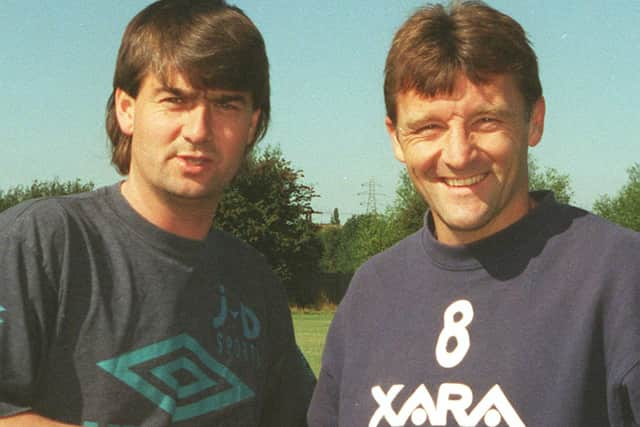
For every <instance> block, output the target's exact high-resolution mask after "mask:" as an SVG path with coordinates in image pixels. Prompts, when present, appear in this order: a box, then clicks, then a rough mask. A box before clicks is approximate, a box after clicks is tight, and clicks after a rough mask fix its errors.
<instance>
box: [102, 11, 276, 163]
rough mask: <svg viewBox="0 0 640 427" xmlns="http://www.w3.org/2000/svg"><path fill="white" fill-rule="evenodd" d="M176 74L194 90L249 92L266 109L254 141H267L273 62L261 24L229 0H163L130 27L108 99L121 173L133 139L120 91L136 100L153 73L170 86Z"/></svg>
mask: <svg viewBox="0 0 640 427" xmlns="http://www.w3.org/2000/svg"><path fill="white" fill-rule="evenodd" d="M176 72H179V73H181V74H182V75H183V76H184V77H185V79H186V80H187V81H188V82H189V84H190V85H192V86H193V87H195V88H202V89H204V88H216V89H228V90H240V91H248V92H250V93H251V96H252V102H253V107H254V109H260V111H261V114H260V119H259V121H258V125H257V129H256V134H255V140H254V141H252V143H255V142H256V141H258V140H260V139H261V138H262V137H264V135H265V133H266V131H267V127H268V124H269V117H270V112H271V106H270V101H269V92H270V89H269V63H268V59H267V54H266V50H265V45H264V40H263V38H262V35H261V34H260V32H259V31H258V29H257V28H256V26H255V25H254V24H253V23H252V22H251V20H250V19H249V18H248V17H247V16H246V15H245V14H244V12H243V11H242V10H241V9H239V8H237V7H235V6H230V5H228V4H227V3H226V2H225V1H224V0H159V1H156V2H155V3H152V4H151V5H149V6H147V7H146V8H145V9H143V10H142V11H141V12H140V13H138V14H137V15H136V16H135V17H134V18H133V19H132V20H131V22H130V23H129V25H128V26H127V29H126V30H125V32H124V35H123V37H122V43H121V44H120V50H119V51H118V58H117V61H116V69H115V74H114V77H113V91H112V93H111V96H110V97H109V100H108V101H107V112H106V129H107V134H108V135H109V138H110V140H111V162H112V163H113V165H114V166H115V167H116V168H117V169H118V171H119V172H120V173H121V174H123V175H126V174H127V173H128V172H129V163H130V161H131V137H130V136H127V135H125V134H123V133H122V132H121V130H120V127H119V125H118V121H117V118H116V111H115V91H116V89H117V88H120V89H122V90H123V91H125V92H126V93H127V94H129V95H130V96H132V97H134V98H135V97H137V95H138V91H139V90H140V85H141V83H142V80H143V79H144V77H146V76H147V75H148V74H149V73H153V74H154V75H156V76H157V77H158V78H159V79H160V80H161V81H163V82H168V80H169V79H170V78H171V77H172V75H174V73H176Z"/></svg>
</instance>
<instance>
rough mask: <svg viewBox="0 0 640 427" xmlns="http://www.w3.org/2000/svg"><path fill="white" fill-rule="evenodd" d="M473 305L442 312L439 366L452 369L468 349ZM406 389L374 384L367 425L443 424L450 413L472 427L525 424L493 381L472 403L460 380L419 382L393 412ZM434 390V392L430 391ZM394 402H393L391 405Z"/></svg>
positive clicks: (461, 303)
mask: <svg viewBox="0 0 640 427" xmlns="http://www.w3.org/2000/svg"><path fill="white" fill-rule="evenodd" d="M473 316H474V312H473V306H472V305H471V303H470V302H469V301H467V300H458V301H455V302H453V303H452V304H450V305H449V307H447V309H446V310H445V312H444V325H443V328H442V331H441V332H440V334H439V335H438V340H437V342H436V349H435V357H436V361H437V362H438V364H439V365H440V366H442V367H443V368H445V369H451V368H454V367H456V366H458V365H459V364H460V363H462V361H463V360H464V358H465V357H466V355H467V353H468V352H469V349H470V348H471V335H470V333H469V327H470V326H471V323H472V322H473ZM404 388H405V385H403V384H395V385H392V386H391V387H390V388H389V390H388V391H386V392H385V391H384V389H383V388H382V387H381V386H379V385H377V386H375V387H373V388H372V389H371V395H372V396H373V399H374V400H375V401H376V403H377V404H378V409H377V410H376V411H375V413H374V414H373V416H372V417H371V420H370V421H369V427H377V426H378V425H379V424H380V423H381V422H382V421H386V422H387V423H388V424H389V425H390V426H392V427H401V426H406V425H407V422H409V420H411V423H412V425H414V426H423V425H429V426H446V425H447V415H448V414H449V413H450V414H451V416H452V417H453V419H454V420H455V421H456V422H457V423H458V425H459V426H468V427H475V426H481V425H483V424H481V423H484V425H485V426H488V427H496V426H498V425H500V423H502V422H504V423H505V424H506V425H508V426H509V427H525V424H524V422H523V421H522V420H521V419H520V416H519V415H518V413H517V412H516V411H515V409H514V408H513V406H512V405H511V402H509V399H508V398H507V396H506V395H505V394H504V392H503V390H502V388H501V387H500V386H499V385H498V384H496V385H494V386H493V387H491V389H489V391H488V392H487V393H486V394H485V395H484V396H483V397H482V398H481V399H480V400H479V401H478V403H476V404H474V403H473V400H474V399H473V396H474V393H473V391H472V390H471V388H470V387H469V386H467V385H465V384H461V383H444V384H441V385H440V386H439V387H438V389H437V392H436V390H431V391H429V389H428V388H427V386H426V385H425V384H420V385H419V386H418V387H417V388H416V390H415V391H414V392H413V393H412V394H411V396H409V398H408V399H407V400H406V401H405V402H404V403H403V404H402V405H401V406H400V410H399V411H398V412H396V411H395V410H394V406H395V407H398V406H399V403H400V402H394V401H395V399H396V397H397V396H398V394H400V392H401V391H402V390H403V389H404ZM434 392H436V394H435V395H433V394H432V393H434ZM394 403H395V405H394Z"/></svg>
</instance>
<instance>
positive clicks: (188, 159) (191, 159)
mask: <svg viewBox="0 0 640 427" xmlns="http://www.w3.org/2000/svg"><path fill="white" fill-rule="evenodd" d="M177 157H178V158H179V159H180V160H182V161H183V162H185V163H186V164H187V165H190V166H202V165H204V164H205V163H208V162H210V161H211V160H210V159H209V158H207V157H204V156H177Z"/></svg>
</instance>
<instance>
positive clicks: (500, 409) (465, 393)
mask: <svg viewBox="0 0 640 427" xmlns="http://www.w3.org/2000/svg"><path fill="white" fill-rule="evenodd" d="M404 387H405V386H404V385H401V384H396V385H393V386H391V388H389V391H388V392H387V393H385V392H384V390H383V389H382V387H380V386H375V387H373V388H372V389H371V395H372V396H373V398H374V399H375V401H376V402H377V403H378V405H379V406H378V409H377V410H376V412H375V413H374V414H373V416H372V417H371V420H370V421H369V427H378V425H379V424H380V422H381V421H383V420H384V421H386V422H387V423H388V424H389V425H390V426H392V427H402V426H404V425H406V423H407V421H408V420H409V419H411V423H412V424H413V425H416V426H422V425H425V424H426V423H427V421H428V422H429V423H430V425H431V426H446V425H447V415H448V413H451V416H452V417H453V418H454V419H455V420H456V422H457V423H458V425H459V426H465V427H475V426H478V425H479V423H480V422H481V421H483V422H484V424H485V425H487V426H489V427H496V426H497V425H498V424H500V422H502V421H503V420H504V422H505V423H506V424H507V425H508V426H509V427H526V426H525V424H524V423H523V422H522V420H521V419H520V417H519V416H518V414H517V413H516V411H515V409H513V406H511V403H510V402H509V400H508V399H507V397H506V396H505V395H504V393H503V392H502V389H501V388H500V386H499V385H497V384H496V385H494V386H493V387H491V389H490V390H489V392H488V393H487V394H486V395H485V396H484V397H483V398H482V399H481V400H480V402H478V404H477V405H476V407H475V408H473V410H472V411H471V412H469V409H470V408H471V405H472V403H473V392H472V391H471V389H470V388H469V387H468V386H466V385H465V384H458V383H445V384H442V385H441V386H440V388H439V389H438V395H437V398H436V401H437V404H435V403H434V400H433V398H432V397H431V394H430V393H429V390H428V389H427V387H426V386H425V385H424V384H421V385H420V386H418V388H417V389H416V390H415V391H414V392H413V394H411V396H409V398H408V399H407V401H406V402H405V403H404V405H402V407H401V408H400V411H399V412H398V413H396V412H395V411H394V409H393V406H392V404H393V401H394V400H395V399H396V397H398V394H400V392H401V391H402V390H403V389H404Z"/></svg>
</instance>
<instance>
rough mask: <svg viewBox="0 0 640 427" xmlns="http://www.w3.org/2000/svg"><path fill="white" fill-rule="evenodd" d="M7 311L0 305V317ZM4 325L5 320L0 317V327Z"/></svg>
mask: <svg viewBox="0 0 640 427" xmlns="http://www.w3.org/2000/svg"><path fill="white" fill-rule="evenodd" d="M5 311H7V309H6V308H4V307H3V306H1V305H0V315H2V313H3V312H5ZM3 323H4V319H3V318H2V317H0V325H2V324H3Z"/></svg>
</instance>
